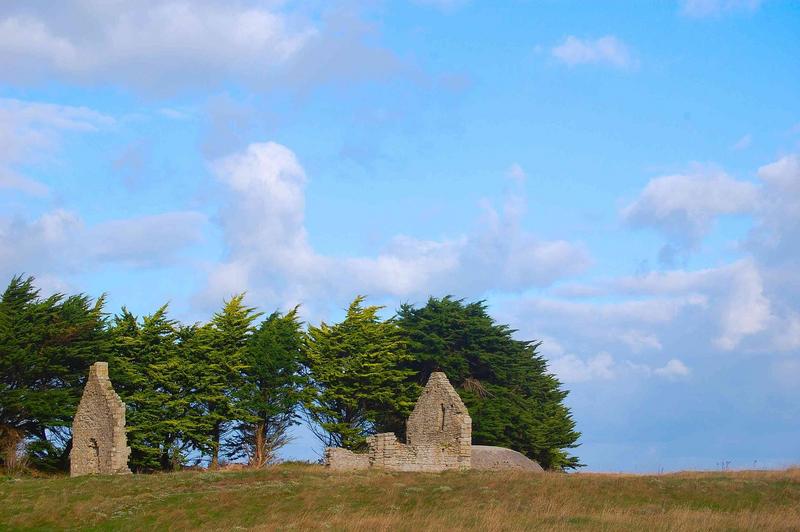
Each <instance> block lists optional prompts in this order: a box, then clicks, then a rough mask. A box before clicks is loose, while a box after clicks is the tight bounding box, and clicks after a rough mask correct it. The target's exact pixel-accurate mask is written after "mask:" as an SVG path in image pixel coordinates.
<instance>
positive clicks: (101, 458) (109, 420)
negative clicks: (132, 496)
mask: <svg viewBox="0 0 800 532" xmlns="http://www.w3.org/2000/svg"><path fill="white" fill-rule="evenodd" d="M130 453H131V448H130V447H128V443H127V438H126V437H125V403H123V402H122V400H121V399H120V398H119V395H117V394H116V392H114V388H113V387H112V386H111V381H110V380H109V378H108V363H107V362H95V363H94V364H92V367H91V368H89V379H88V380H87V381H86V387H85V388H84V389H83V396H82V397H81V402H80V404H78V411H77V412H76V414H75V419H74V420H73V421H72V450H71V451H70V454H69V461H70V476H73V477H76V476H79V475H113V474H129V473H130V472H131V471H130V469H128V456H129V455H130Z"/></svg>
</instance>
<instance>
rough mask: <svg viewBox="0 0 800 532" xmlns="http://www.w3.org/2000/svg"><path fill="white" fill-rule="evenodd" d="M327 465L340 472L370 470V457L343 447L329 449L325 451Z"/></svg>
mask: <svg viewBox="0 0 800 532" xmlns="http://www.w3.org/2000/svg"><path fill="white" fill-rule="evenodd" d="M325 464H326V465H327V466H328V467H330V468H331V469H336V470H340V471H352V470H354V469H368V468H369V455H367V454H363V453H354V452H352V451H349V450H347V449H342V448H341V447H328V448H327V449H325Z"/></svg>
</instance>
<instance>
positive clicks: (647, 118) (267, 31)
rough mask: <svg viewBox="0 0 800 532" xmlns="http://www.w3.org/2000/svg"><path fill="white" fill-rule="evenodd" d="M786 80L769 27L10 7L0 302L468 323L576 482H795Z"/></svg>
mask: <svg viewBox="0 0 800 532" xmlns="http://www.w3.org/2000/svg"><path fill="white" fill-rule="evenodd" d="M798 58H800V3H797V2H795V1H790V0H784V1H781V0H772V1H770V0H763V1H761V0H680V1H676V2H670V1H662V2H631V1H629V2H622V1H607V2H581V1H570V0H541V1H523V0H508V1H503V2H496V1H481V0H416V1H411V0H406V1H400V0H398V1H380V0H375V1H368V2H349V1H345V2H321V1H309V2H291V1H285V2H284V1H270V0H265V1H255V0H253V1H246V0H234V1H221V0H220V1H216V0H199V1H197V0H196V1H192V2H189V1H188V0H147V1H142V2H123V1H117V0H108V1H100V0H65V1H63V2H58V3H53V2H46V1H37V0H32V1H30V0H26V1H16V0H6V1H4V2H2V3H1V4H0V279H6V280H10V279H11V277H12V276H13V275H15V274H25V275H33V276H35V277H36V284H37V286H39V287H40V288H41V290H42V292H43V293H46V294H47V293H52V292H57V291H60V292H67V293H75V292H83V293H86V294H89V295H91V296H93V297H97V296H99V295H100V294H103V293H106V294H107V297H108V304H107V310H108V311H109V312H111V313H113V312H117V311H118V310H119V309H120V308H121V307H122V305H126V306H127V307H128V308H130V309H131V310H132V311H133V312H134V313H136V314H139V315H142V314H147V313H150V312H153V311H154V310H156V309H157V308H158V307H159V306H160V305H162V304H163V303H165V302H169V303H170V309H171V313H172V316H173V317H174V318H177V319H180V320H183V321H185V322H193V321H202V320H207V319H208V318H209V317H210V316H211V314H212V313H213V312H214V311H215V310H216V309H218V308H219V307H220V305H221V304H222V301H223V300H224V299H226V298H228V297H230V296H231V295H233V294H236V293H239V292H242V291H246V292H247V302H248V303H249V304H251V305H252V306H255V307H258V308H259V309H261V310H263V311H267V312H271V311H272V310H275V309H282V310H286V309H290V308H292V307H293V306H294V305H296V304H301V305H302V306H301V313H302V316H303V319H304V320H306V321H307V322H310V323H318V322H319V321H320V320H325V321H329V322H330V321H336V320H338V319H340V318H341V317H342V315H343V309H345V308H346V307H347V305H348V303H349V302H350V301H351V300H352V299H353V298H354V297H355V296H356V295H358V294H365V295H367V296H368V301H369V302H370V303H374V304H379V305H385V306H386V309H385V315H387V316H390V315H391V314H392V313H393V311H394V309H396V308H397V307H398V306H399V305H400V304H401V303H405V302H409V303H414V304H424V302H425V301H426V299H427V298H428V297H429V296H437V297H441V296H444V295H447V294H452V295H454V296H456V297H459V298H466V299H467V300H469V301H473V300H486V302H487V304H488V306H489V309H490V312H491V314H492V315H493V316H494V317H495V318H496V319H497V320H498V321H499V322H501V323H508V324H510V325H511V326H512V327H513V328H514V329H516V330H517V332H516V333H515V334H516V336H517V337H518V338H520V339H528V340H530V339H536V340H541V341H542V342H543V343H542V346H541V352H542V354H543V355H544V356H545V357H546V358H547V360H548V361H549V368H550V370H551V371H552V372H553V373H554V374H555V375H557V376H558V377H559V379H560V380H561V381H562V382H563V383H564V387H565V388H566V389H568V390H569V391H570V394H569V396H568V398H567V403H568V405H569V406H570V408H571V409H572V412H573V415H574V418H575V420H576V423H577V429H578V430H579V431H580V432H581V433H582V436H581V438H580V440H579V443H580V446H579V447H578V448H577V449H576V450H575V453H576V454H577V455H578V456H579V457H580V458H581V460H582V461H583V462H584V463H585V464H586V465H587V467H586V469H587V470H591V471H632V472H645V471H661V470H664V471H671V470H680V469H716V468H720V467H722V464H724V463H728V464H729V465H728V467H731V468H749V467H784V466H788V465H790V464H797V463H800V275H798V271H800V61H799V60H798ZM319 452H320V446H319V443H318V442H317V441H316V440H314V439H313V437H312V436H311V435H310V434H309V432H308V430H307V429H304V428H302V427H300V428H298V429H297V430H296V431H295V440H294V442H293V443H292V444H291V445H290V446H289V447H287V448H286V449H284V452H283V456H284V457H285V458H300V459H316V458H317V457H318V456H319Z"/></svg>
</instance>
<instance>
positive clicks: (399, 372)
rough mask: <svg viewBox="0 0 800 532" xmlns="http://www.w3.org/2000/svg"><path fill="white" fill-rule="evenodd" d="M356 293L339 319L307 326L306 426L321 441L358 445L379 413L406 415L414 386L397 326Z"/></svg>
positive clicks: (380, 417) (374, 428)
mask: <svg viewBox="0 0 800 532" xmlns="http://www.w3.org/2000/svg"><path fill="white" fill-rule="evenodd" d="M363 301H364V298H363V297H361V296H359V297H357V298H356V299H355V300H354V301H353V302H352V303H351V304H350V307H349V308H348V310H347V316H346V317H345V319H344V320H343V321H342V322H341V323H337V324H335V325H328V324H326V323H322V324H321V325H320V326H319V327H309V329H308V337H307V342H306V357H307V358H306V362H307V365H308V369H309V372H310V378H311V388H310V390H311V393H310V396H309V398H308V400H307V402H306V409H307V413H308V416H309V420H310V421H311V428H312V430H313V431H314V432H315V434H316V435H317V437H318V438H319V439H320V440H321V441H322V442H323V443H324V444H325V445H326V446H337V447H345V448H348V449H353V450H358V449H362V448H363V447H364V446H365V439H366V436H367V435H369V434H371V433H374V432H376V431H377V430H379V427H381V426H382V425H385V422H384V421H383V418H384V416H386V415H393V416H395V417H396V416H407V415H408V413H409V412H410V411H411V409H412V408H413V407H414V398H415V397H416V396H417V395H418V394H419V390H418V386H417V385H416V384H414V383H413V382H411V381H410V377H411V375H412V374H413V371H412V370H410V369H408V368H403V367H401V364H403V363H405V362H410V360H409V355H408V354H407V353H406V350H405V346H404V344H403V340H402V338H401V337H400V331H399V330H398V328H397V325H396V324H395V323H394V322H392V321H383V320H381V319H380V317H379V316H378V311H379V310H380V309H381V308H382V307H377V306H368V307H364V306H362V303H363Z"/></svg>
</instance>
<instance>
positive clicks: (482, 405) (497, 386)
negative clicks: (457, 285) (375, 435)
mask: <svg viewBox="0 0 800 532" xmlns="http://www.w3.org/2000/svg"><path fill="white" fill-rule="evenodd" d="M397 324H398V325H399V327H400V329H401V331H402V333H403V338H404V340H405V342H406V346H407V349H408V352H409V353H410V354H411V360H410V362H406V363H405V367H408V368H410V369H412V370H413V371H414V375H415V379H416V380H417V382H420V383H423V382H425V381H426V380H427V379H428V376H429V375H430V373H431V372H432V371H434V370H440V371H444V372H445V373H446V374H447V376H448V378H449V379H450V382H451V383H452V384H453V386H455V387H456V389H457V391H458V393H459V395H460V396H461V398H462V400H463V401H464V403H465V404H466V405H467V408H468V409H469V413H470V416H471V417H472V440H473V442H474V443H476V444H481V445H498V446H501V447H510V448H512V449H515V450H517V451H519V452H521V453H523V454H525V455H527V456H528V457H530V458H532V459H534V460H536V461H538V462H539V463H540V464H541V465H542V466H543V467H545V468H553V469H565V468H574V467H576V466H578V465H579V462H578V459H577V458H576V457H573V456H569V454H568V453H567V452H566V451H565V449H569V448H571V447H574V446H575V442H576V440H577V439H578V437H579V436H580V434H579V433H577V432H576V431H575V422H574V421H573V419H572V417H571V415H570V412H569V410H568V409H567V408H566V407H565V406H564V402H563V401H564V398H565V397H566V395H567V392H566V391H564V390H562V389H561V384H560V383H559V382H558V380H557V379H556V378H555V377H554V376H553V375H551V374H549V373H548V372H547V364H546V361H545V360H544V358H542V357H541V356H540V355H539V354H537V352H536V348H537V347H538V346H539V344H538V343H536V342H530V341H519V340H515V339H514V338H513V337H512V334H513V333H514V332H515V331H513V330H512V329H510V328H509V327H508V326H506V325H498V324H496V323H494V320H493V319H492V318H491V316H489V314H488V313H487V311H486V305H485V304H484V303H483V302H476V303H468V304H465V303H464V302H463V301H459V300H455V299H452V298H449V297H445V298H443V299H436V298H430V299H429V300H428V303H427V304H426V305H425V306H424V307H421V308H415V307H413V306H411V305H403V306H401V307H400V309H399V311H398V316H397ZM398 428H399V427H398Z"/></svg>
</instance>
